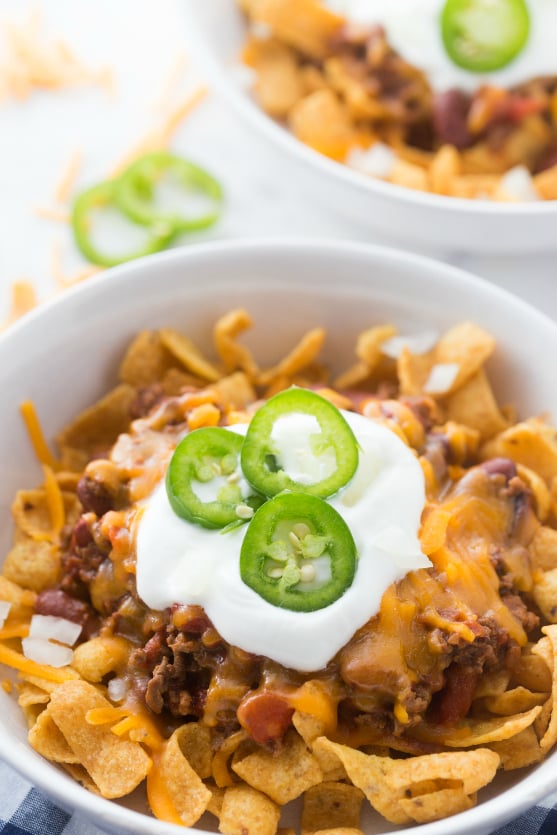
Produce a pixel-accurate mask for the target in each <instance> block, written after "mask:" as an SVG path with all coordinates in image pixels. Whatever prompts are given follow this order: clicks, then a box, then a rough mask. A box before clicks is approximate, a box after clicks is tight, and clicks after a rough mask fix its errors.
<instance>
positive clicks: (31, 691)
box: [17, 681, 50, 707]
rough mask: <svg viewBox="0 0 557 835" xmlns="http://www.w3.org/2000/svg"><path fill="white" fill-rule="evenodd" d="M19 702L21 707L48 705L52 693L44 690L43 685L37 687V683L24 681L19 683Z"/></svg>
mask: <svg viewBox="0 0 557 835" xmlns="http://www.w3.org/2000/svg"><path fill="white" fill-rule="evenodd" d="M17 691H18V696H17V703H18V705H20V707H24V706H26V705H41V704H42V705H46V704H47V703H48V702H49V701H50V694H49V693H48V692H47V691H46V690H43V689H42V687H37V685H36V684H31V682H30V681H22V682H20V683H19V684H18V685H17Z"/></svg>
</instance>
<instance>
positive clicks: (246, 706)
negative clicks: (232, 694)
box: [238, 690, 294, 745]
mask: <svg viewBox="0 0 557 835" xmlns="http://www.w3.org/2000/svg"><path fill="white" fill-rule="evenodd" d="M293 713H294V709H293V708H291V707H290V706H289V705H288V702H287V700H286V698H285V697H283V696H281V695H280V694H276V693H270V692H269V691H265V690H260V691H256V692H255V693H252V694H251V695H249V696H247V697H246V698H245V699H243V700H242V702H241V704H240V706H239V708H238V720H239V722H240V724H241V725H242V727H243V728H245V730H246V731H247V732H248V733H249V735H250V736H251V738H252V739H253V740H255V742H258V743H259V744H260V745H265V744H266V743H269V742H274V741H276V740H279V739H281V737H282V736H284V734H285V732H286V729H287V728H288V726H289V725H290V721H291V719H292V714H293Z"/></svg>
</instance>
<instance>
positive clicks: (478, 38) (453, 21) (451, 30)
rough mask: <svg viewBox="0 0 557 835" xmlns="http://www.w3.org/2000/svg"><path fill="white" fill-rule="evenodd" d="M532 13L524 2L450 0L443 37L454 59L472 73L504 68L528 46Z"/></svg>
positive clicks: (447, 3)
mask: <svg viewBox="0 0 557 835" xmlns="http://www.w3.org/2000/svg"><path fill="white" fill-rule="evenodd" d="M529 34H530V14H529V11H528V5H527V3H526V2H525V0H447V2H446V3H445V5H444V7H443V11H442V12H441V36H442V38H443V44H444V46H445V49H446V51H447V53H448V55H449V57H450V58H451V60H452V61H453V62H454V63H455V64H457V66H459V67H462V68H463V69H465V70H470V71H471V72H493V71H495V70H499V69H501V68H502V67H505V66H506V65H507V64H509V63H510V62H511V61H513V60H514V59H515V58H516V56H517V55H518V54H519V53H520V52H521V51H522V49H523V48H524V47H525V45H526V42H527V40H528V36H529Z"/></svg>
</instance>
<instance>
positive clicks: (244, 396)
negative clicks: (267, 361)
mask: <svg viewBox="0 0 557 835" xmlns="http://www.w3.org/2000/svg"><path fill="white" fill-rule="evenodd" d="M211 388H212V389H213V391H214V392H215V398H216V401H217V403H218V404H219V406H221V408H223V409H224V410H225V411H231V410H237V409H245V408H247V407H248V406H250V405H251V404H252V403H253V402H254V401H255V400H256V399H257V395H256V393H255V389H254V388H253V385H252V384H251V381H250V380H249V378H248V377H247V375H246V374H245V373H244V372H243V371H237V372H235V373H234V374H230V375H229V376H228V377H222V378H221V379H220V380H219V381H218V382H217V383H214V384H213V385H212V386H211Z"/></svg>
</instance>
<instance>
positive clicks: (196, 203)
mask: <svg viewBox="0 0 557 835" xmlns="http://www.w3.org/2000/svg"><path fill="white" fill-rule="evenodd" d="M163 180H169V181H173V182H175V183H176V185H177V186H178V187H179V189H180V191H181V192H183V195H184V196H187V199H188V201H189V202H190V203H191V205H190V207H189V209H188V210H184V211H183V212H182V211H181V212H177V211H175V212H172V211H168V210H166V211H164V210H162V209H159V208H157V205H156V201H155V190H156V188H157V185H159V184H160V183H161V182H162V181H163ZM116 200H117V201H118V204H119V206H120V208H121V209H122V211H124V212H125V213H126V214H127V215H128V217H130V218H131V219H132V220H134V221H135V222H136V223H141V224H143V225H144V226H155V225H158V224H166V225H168V226H170V227H171V228H172V229H173V230H174V232H175V233H177V232H189V231H192V230H194V229H205V228H206V227H207V226H211V224H213V223H215V221H216V220H217V219H218V217H219V215H220V211H221V205H222V200H223V191H222V188H221V185H220V183H218V182H217V180H215V178H214V177H212V176H211V175H210V174H209V173H208V172H207V171H205V170H203V169H202V168H199V166H198V165H194V163H192V162H189V161H188V160H186V159H182V157H179V156H176V154H171V153H169V152H168V151H153V152H152V153H149V154H145V155H144V156H142V157H140V158H139V159H138V160H137V161H136V162H133V163H132V164H131V165H130V166H129V168H127V169H126V171H124V173H123V174H122V175H121V176H120V178H119V180H118V185H117V190H116ZM196 207H197V208H196Z"/></svg>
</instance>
